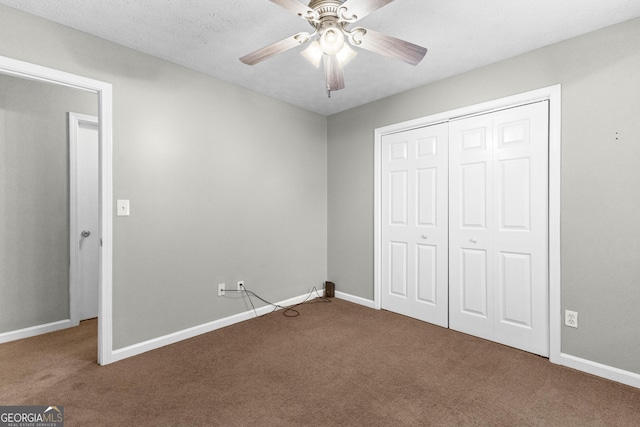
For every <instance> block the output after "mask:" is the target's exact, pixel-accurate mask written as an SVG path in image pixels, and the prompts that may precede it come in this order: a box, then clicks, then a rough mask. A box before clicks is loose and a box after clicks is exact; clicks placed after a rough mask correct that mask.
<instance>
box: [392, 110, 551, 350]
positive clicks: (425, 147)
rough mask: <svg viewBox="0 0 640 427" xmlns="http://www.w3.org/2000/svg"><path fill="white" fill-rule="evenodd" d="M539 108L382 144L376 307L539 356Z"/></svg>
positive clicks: (542, 196) (543, 326)
mask: <svg viewBox="0 0 640 427" xmlns="http://www.w3.org/2000/svg"><path fill="white" fill-rule="evenodd" d="M548 117H549V105H548V101H540V102H536V103H532V104H528V105H522V106H518V107H514V108H508V109H504V110H500V111H494V112H489V113H485V114H478V115H474V116H472V117H464V118H460V119H455V120H448V121H446V122H443V123H438V124H433V125H430V126H425V127H420V128H416V129H410V130H405V131H402V132H397V133H392V134H388V135H384V136H383V137H382V145H381V151H382V152H381V178H382V182H381V199H382V200H381V202H382V212H381V223H382V224H381V239H382V243H381V255H382V257H381V266H382V277H381V300H382V308H384V309H387V310H390V311H394V312H397V313H401V314H404V315H407V316H411V317H414V318H417V319H420V320H424V321H427V322H430V323H434V324H437V325H440V326H443V327H450V328H451V329H455V330H458V331H461V332H465V333H469V334H472V335H475V336H479V337H482V338H485V339H489V340H493V341H496V342H499V343H502V344H505V345H509V346H512V347H516V348H520V349H522V350H525V351H529V352H532V353H536V354H540V355H544V356H547V355H548V353H549V336H548V334H549V324H548V322H549V320H548V319H549V314H548V311H549V286H548V283H549V280H548V277H549V273H548V213H549V209H548V188H549V186H548V148H549V143H548V142H549V130H548V129H549V118H548Z"/></svg>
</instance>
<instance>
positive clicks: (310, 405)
mask: <svg viewBox="0 0 640 427" xmlns="http://www.w3.org/2000/svg"><path fill="white" fill-rule="evenodd" d="M315 301H316V302H311V303H308V304H306V305H304V306H302V307H300V308H299V311H300V316H298V317H294V318H287V317H284V316H283V315H282V314H281V313H282V312H276V313H272V314H269V315H266V316H263V317H260V318H257V319H253V320H250V321H246V322H243V323H240V324H236V325H233V326H229V327H226V328H223V329H220V330H217V331H214V332H211V333H208V334H205V335H201V336H198V337H195V338H192V339H189V340H186V341H183V342H180V343H177V344H174V345H170V346H167V347H164V348H161V349H157V350H154V351H151V352H148V353H145V354H142V355H139V356H136V357H132V358H129V359H126V360H123V361H120V362H116V363H113V364H111V365H108V366H102V367H101V366H98V365H97V363H96V342H97V322H96V321H95V320H94V321H87V322H82V323H81V325H80V326H79V327H77V328H72V329H68V330H64V331H58V332H53V333H50V334H46V335H42V336H39V337H35V338H29V339H25V340H20V341H15V342H11V343H6V344H3V345H0V405H59V406H64V412H65V420H66V424H65V425H66V426H102V425H104V426H107V425H108V426H114V425H118V426H120V425H121V426H124V425H138V426H201V425H202V426H248V425H252V426H256V425H259V426H290V425H291V426H399V425H416V426H638V425H640V390H639V389H636V388H633V387H629V386H625V385H622V384H618V383H615V382H612V381H608V380H605V379H602V378H597V377H594V376H591V375H588V374H585V373H582V372H578V371H575V370H572V369H569V368H565V367H561V366H557V365H553V364H551V363H550V362H549V361H548V360H547V359H545V358H541V357H538V356H535V355H532V354H529V353H525V352H522V351H519V350H515V349H512V348H509V347H505V346H502V345H499V344H495V343H492V342H488V341H485V340H482V339H479V338H475V337H472V336H468V335H465V334H462V333H458V332H455V331H451V330H448V329H443V328H440V327H437V326H433V325H430V324H428V323H424V322H420V321H417V320H413V319H410V318H407V317H404V316H400V315H397V314H394V313H390V312H386V311H376V310H372V309H368V308H365V307H362V306H358V305H355V304H351V303H349V302H346V301H342V300H337V299H333V300H332V302H331V303H323V302H317V301H319V300H315Z"/></svg>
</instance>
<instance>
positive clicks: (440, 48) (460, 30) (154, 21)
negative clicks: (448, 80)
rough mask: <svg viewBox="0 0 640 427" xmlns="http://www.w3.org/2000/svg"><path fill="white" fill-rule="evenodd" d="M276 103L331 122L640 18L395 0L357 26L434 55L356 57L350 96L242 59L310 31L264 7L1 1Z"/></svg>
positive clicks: (313, 72)
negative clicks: (410, 61) (409, 59)
mask: <svg viewBox="0 0 640 427" xmlns="http://www.w3.org/2000/svg"><path fill="white" fill-rule="evenodd" d="M0 4H5V5H7V6H11V7H14V8H16V9H19V10H22V11H25V12H28V13H31V14H34V15H38V16H41V17H43V18H45V19H48V20H51V21H54V22H58V23H60V24H63V25H66V26H69V27H72V28H76V29H78V30H81V31H84V32H86V33H90V34H93V35H96V36H98V37H101V38H104V39H107V40H110V41H113V42H116V43H119V44H122V45H124V46H128V47H130V48H133V49H136V50H139V51H141V52H145V53H148V54H151V55H154V56H157V57H159V58H163V59H165V60H168V61H171V62H174V63H176V64H180V65H183V66H185V67H188V68H191V69H194V70H197V71H200V72H203V73H205V74H209V75H211V76H214V77H217V78H219V79H221V80H225V81H227V82H231V83H234V84H237V85H240V86H244V87H246V88H249V89H251V90H254V91H256V92H260V93H263V94H265V95H268V96H270V97H273V98H277V99H280V100H282V101H285V102H288V103H291V104H294V105H297V106H300V107H302V108H305V109H308V110H311V111H315V112H317V113H320V114H323V115H330V114H334V113H338V112H340V111H344V110H346V109H349V108H353V107H356V106H359V105H362V104H365V103H368V102H371V101H374V100H376V99H380V98H384V97H386V96H389V95H393V94H396V93H399V92H403V91H406V90H409V89H412V88H415V87H417V86H421V85H424V84H427V83H430V82H433V81H436V80H440V79H443V78H445V77H448V76H452V75H455V74H459V73H462V72H465V71H468V70H471V69H474V68H477V67H480V66H482V65H486V64H490V63H493V62H496V61H500V60H502V59H506V58H509V57H512V56H515V55H518V54H520V53H524V52H527V51H530V50H533V49H536V48H539V47H542V46H545V45H549V44H552V43H555V42H558V41H561V40H565V39H567V38H570V37H574V36H577V35H580V34H584V33H587V32H590V31H593V30H597V29H600V28H603V27H606V26H609V25H613V24H616V23H619V22H622V21H626V20H628V19H632V18H635V17H638V16H640V1H639V0H445V1H435V0H396V1H395V2H393V3H390V4H389V5H387V6H385V7H383V8H382V9H379V10H378V11H376V12H374V13H373V14H371V15H369V16H367V17H366V18H364V19H362V20H361V21H359V22H358V25H359V26H363V27H366V28H371V29H373V30H376V31H381V32H384V33H387V34H389V35H392V36H394V37H398V38H401V39H404V40H407V41H410V42H412V43H415V44H418V45H422V46H425V47H427V48H428V49H429V52H428V53H427V55H426V57H425V59H424V60H423V61H422V62H421V63H420V64H419V65H418V66H417V67H413V66H411V65H407V64H405V63H403V62H399V61H396V60H393V59H389V58H385V57H381V56H378V55H375V54H372V53H370V52H367V51H363V50H358V56H357V57H356V58H355V59H354V60H353V61H352V62H351V63H349V64H348V65H347V66H346V67H345V81H346V88H345V89H343V90H341V91H337V92H332V94H331V98H330V99H329V98H327V94H326V92H325V83H324V74H323V71H322V70H321V69H316V68H314V67H313V66H312V65H310V64H309V63H308V62H307V61H306V60H305V59H304V58H303V57H302V55H300V54H299V53H300V51H302V50H303V49H304V47H298V48H294V49H292V50H290V51H288V52H285V53H283V54H281V55H278V56H276V57H274V58H271V59H269V60H267V61H264V62H262V63H260V64H257V65H255V66H252V67H251V66H248V65H245V64H243V63H241V62H240V61H239V59H238V58H240V57H241V56H243V55H244V54H247V53H249V52H252V51H254V50H257V49H259V48H261V47H264V46H266V45H268V44H271V43H273V42H276V41H279V40H281V39H284V38H286V37H288V36H290V35H293V34H295V33H298V32H301V31H304V32H307V31H309V30H311V27H310V26H309V24H308V23H307V22H306V21H305V20H303V19H300V18H299V17H298V16H296V15H294V14H292V13H291V12H289V11H288V10H286V9H283V8H281V7H280V6H278V5H276V4H274V3H271V2H270V1H268V0H225V1H222V0H110V1H96V0H56V1H42V0H0Z"/></svg>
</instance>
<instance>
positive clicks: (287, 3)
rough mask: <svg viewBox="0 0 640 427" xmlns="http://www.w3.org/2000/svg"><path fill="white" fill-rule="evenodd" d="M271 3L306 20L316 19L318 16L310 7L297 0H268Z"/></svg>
mask: <svg viewBox="0 0 640 427" xmlns="http://www.w3.org/2000/svg"><path fill="white" fill-rule="evenodd" d="M270 1H271V3H275V4H277V5H278V6H282V7H284V8H285V9H287V10H290V11H291V12H293V13H295V14H296V15H298V16H300V17H301V18H303V19H306V20H317V19H318V18H319V16H318V13H317V12H316V11H315V10H313V9H311V8H310V7H309V6H307V5H306V4H302V3H300V2H299V1H298V0H270Z"/></svg>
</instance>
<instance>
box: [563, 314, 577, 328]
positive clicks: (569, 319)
mask: <svg viewBox="0 0 640 427" xmlns="http://www.w3.org/2000/svg"><path fill="white" fill-rule="evenodd" d="M564 324H565V325H566V326H569V327H571V328H577V327H578V312H577V311H571V310H565V311H564Z"/></svg>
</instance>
